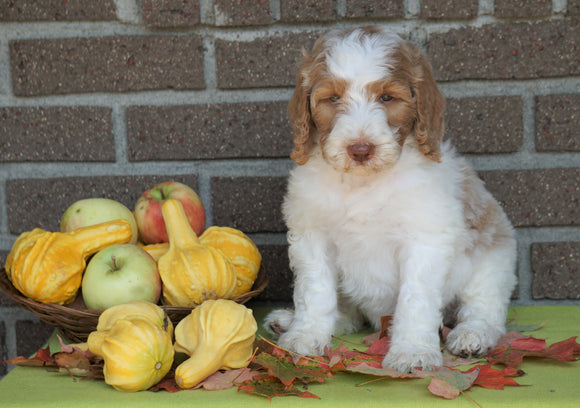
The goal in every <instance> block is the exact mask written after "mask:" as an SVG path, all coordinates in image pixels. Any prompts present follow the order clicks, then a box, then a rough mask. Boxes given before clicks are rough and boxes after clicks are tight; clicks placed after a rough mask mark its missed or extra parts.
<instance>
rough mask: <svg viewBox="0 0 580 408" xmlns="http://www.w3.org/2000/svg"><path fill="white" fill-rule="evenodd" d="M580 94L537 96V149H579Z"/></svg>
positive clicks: (551, 150) (553, 150) (559, 150)
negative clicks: (579, 109)
mask: <svg viewBox="0 0 580 408" xmlns="http://www.w3.org/2000/svg"><path fill="white" fill-rule="evenodd" d="M579 106H580V94H565V95H545V96H536V150H538V151H540V152H561V151H575V152H577V151H579V150H580V136H579V135H578V129H579V128H580V112H579V111H578V107H579Z"/></svg>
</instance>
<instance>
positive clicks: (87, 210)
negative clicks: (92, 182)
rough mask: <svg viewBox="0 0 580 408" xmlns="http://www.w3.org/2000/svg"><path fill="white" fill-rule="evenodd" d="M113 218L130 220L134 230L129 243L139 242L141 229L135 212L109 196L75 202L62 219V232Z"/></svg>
mask: <svg viewBox="0 0 580 408" xmlns="http://www.w3.org/2000/svg"><path fill="white" fill-rule="evenodd" d="M113 220H127V221H129V224H131V231H132V236H131V241H129V243H131V244H134V243H136V242H137V238H138V237H139V230H138V229H137V222H136V221H135V217H134V216H133V213H132V212H131V210H129V209H128V208H127V207H125V206H124V205H123V204H121V203H119V202H117V201H115V200H110V199H108V198H85V199H84V200H79V201H76V202H74V203H73V204H72V205H71V206H70V207H68V208H67V209H66V211H65V212H64V214H63V215H62V218H61V219H60V232H70V231H74V230H76V229H79V228H83V227H88V226H90V225H96V224H100V223H103V222H108V221H113Z"/></svg>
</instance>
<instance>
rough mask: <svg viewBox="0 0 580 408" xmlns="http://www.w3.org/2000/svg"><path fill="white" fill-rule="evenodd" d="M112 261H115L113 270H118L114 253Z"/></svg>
mask: <svg viewBox="0 0 580 408" xmlns="http://www.w3.org/2000/svg"><path fill="white" fill-rule="evenodd" d="M111 261H112V262H113V270H114V271H116V270H117V269H118V268H117V258H116V257H115V256H114V255H113V256H112V257H111Z"/></svg>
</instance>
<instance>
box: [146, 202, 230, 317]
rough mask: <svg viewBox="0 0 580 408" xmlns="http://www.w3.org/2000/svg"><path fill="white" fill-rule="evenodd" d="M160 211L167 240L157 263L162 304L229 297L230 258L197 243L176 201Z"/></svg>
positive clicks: (178, 304)
mask: <svg viewBox="0 0 580 408" xmlns="http://www.w3.org/2000/svg"><path fill="white" fill-rule="evenodd" d="M161 212H162V214H163V220H164V221H165V226H166V228H167V236H168V237H169V250H168V251H167V253H166V254H165V255H163V256H161V258H159V261H158V263H157V264H158V267H159V275H161V280H162V281H163V301H164V303H165V304H168V305H172V306H194V305H198V304H201V303H202V302H203V301H205V300H206V299H219V298H229V297H230V296H231V294H232V292H233V291H234V289H235V287H236V271H235V268H234V265H233V264H232V262H231V261H230V259H229V258H228V257H227V256H225V255H224V254H223V253H222V252H221V251H220V250H219V249H216V248H213V247H211V246H209V245H203V244H202V243H200V242H199V239H198V238H197V236H196V235H195V232H193V230H192V229H191V226H190V225H189V222H188V221H187V216H186V215H185V211H184V210H183V206H182V205H181V203H180V202H179V201H178V200H175V199H169V200H167V201H165V202H164V203H163V205H162V207H161Z"/></svg>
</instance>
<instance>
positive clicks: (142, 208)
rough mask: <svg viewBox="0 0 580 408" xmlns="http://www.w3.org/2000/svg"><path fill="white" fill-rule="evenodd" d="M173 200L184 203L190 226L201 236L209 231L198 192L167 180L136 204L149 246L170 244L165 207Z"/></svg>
mask: <svg viewBox="0 0 580 408" xmlns="http://www.w3.org/2000/svg"><path fill="white" fill-rule="evenodd" d="M169 198H173V199H176V200H179V201H180V202H181V204H182V205H183V209H184V210H185V214H186V215H187V219H188V220H189V225H191V228H192V229H193V231H195V233H196V234H197V235H198V236H199V235H201V233H202V232H203V230H204V229H205V209H204V208H203V203H202V202H201V200H200V199H199V196H198V195H197V193H196V192H195V191H193V189H191V188H190V187H188V186H186V185H185V184H181V183H178V182H176V181H166V182H164V183H160V184H157V185H156V186H154V187H153V188H151V189H149V190H147V191H145V192H144V193H143V194H141V197H139V199H138V200H137V204H136V205H135V220H136V221H137V228H138V229H139V236H140V237H141V239H142V240H143V242H145V243H146V244H157V243H160V242H168V238H167V230H166V228H165V221H163V215H162V214H161V205H162V204H163V203H164V202H165V201H166V200H167V199H169Z"/></svg>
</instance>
